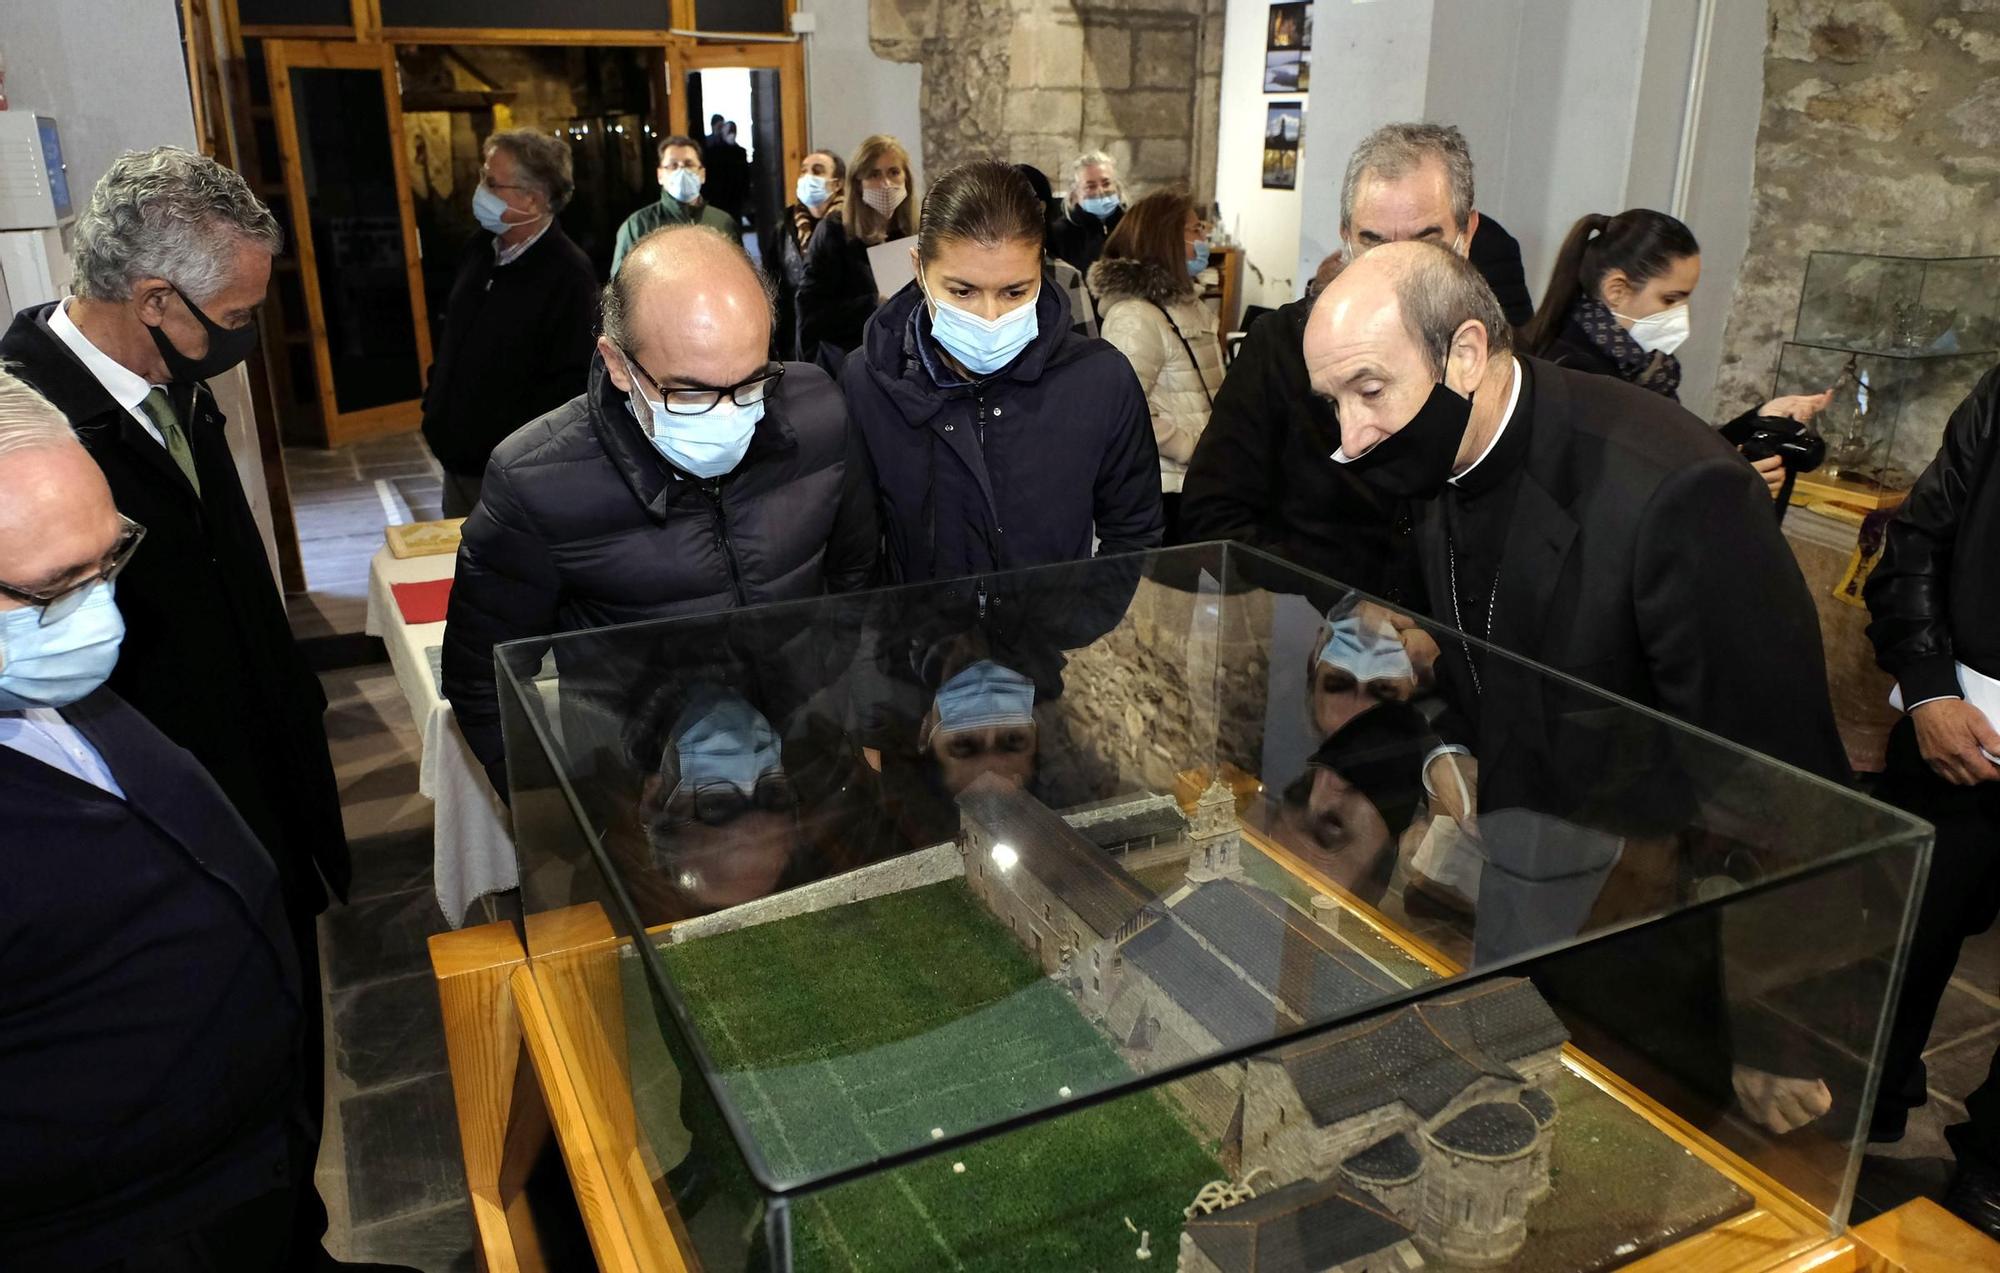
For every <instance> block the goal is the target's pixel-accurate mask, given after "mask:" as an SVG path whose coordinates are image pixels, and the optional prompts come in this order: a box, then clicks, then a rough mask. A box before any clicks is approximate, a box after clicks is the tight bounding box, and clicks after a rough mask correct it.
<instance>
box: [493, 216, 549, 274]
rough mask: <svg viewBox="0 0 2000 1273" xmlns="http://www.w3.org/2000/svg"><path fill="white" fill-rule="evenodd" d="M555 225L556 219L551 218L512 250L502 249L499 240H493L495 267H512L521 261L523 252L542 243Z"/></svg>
mask: <svg viewBox="0 0 2000 1273" xmlns="http://www.w3.org/2000/svg"><path fill="white" fill-rule="evenodd" d="M555 223H556V219H555V218H554V217H550V218H549V219H548V220H546V221H544V222H542V228H541V229H539V230H537V231H535V232H534V233H533V234H531V235H529V236H528V237H527V238H525V239H522V240H521V241H520V242H519V243H516V244H515V245H514V246H513V247H511V248H503V247H501V246H500V240H499V239H498V238H495V239H494V240H493V263H494V264H495V265H512V264H513V263H514V262H516V261H518V260H520V259H521V254H522V253H523V252H526V251H527V250H528V249H529V248H531V247H533V246H535V245H536V244H537V243H540V242H541V241H542V236H543V235H544V234H547V233H548V232H549V227H550V226H552V225H554V224H555Z"/></svg>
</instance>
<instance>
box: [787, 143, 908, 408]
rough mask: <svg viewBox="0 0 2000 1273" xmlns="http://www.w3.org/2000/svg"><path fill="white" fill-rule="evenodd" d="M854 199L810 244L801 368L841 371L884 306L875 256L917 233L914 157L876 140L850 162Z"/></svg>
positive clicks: (803, 284)
mask: <svg viewBox="0 0 2000 1273" xmlns="http://www.w3.org/2000/svg"><path fill="white" fill-rule="evenodd" d="M847 174H848V175H847V181H848V183H849V190H848V196H847V197H846V198H845V199H844V200H842V206H841V207H839V208H835V209H833V210H832V211H830V212H828V213H827V214H826V215H824V216H823V217H821V218H820V222H819V226H818V228H817V229H815V230H814V231H813V233H812V238H811V240H810V241H808V243H807V245H806V264H805V273H804V276H803V277H802V278H801V279H800V282H799V304H798V314H799V327H798V342H799V361H800V362H816V363H818V364H819V365H820V366H822V367H824V368H826V369H827V370H828V371H830V372H837V371H838V370H839V368H840V364H841V362H842V360H843V359H845V358H846V356H847V353H848V351H849V350H851V349H854V348H855V347H857V346H858V345H860V344H861V330H862V328H864V327H866V326H867V325H868V316H869V315H870V314H872V313H874V312H875V307H876V306H877V305H878V304H880V303H881V299H882V298H881V297H880V296H879V295H878V294H877V291H876V285H875V267H874V266H872V265H870V264H869V263H868V249H869V248H871V247H876V246H878V245H880V244H883V243H888V242H890V241H891V240H894V239H906V238H908V237H910V236H911V235H913V234H915V233H916V232H917V209H918V208H919V207H920V206H922V201H921V200H920V199H919V198H918V196H917V189H916V185H917V180H916V175H915V174H914V173H912V172H911V171H910V152H909V151H908V150H905V149H904V148H903V143H902V142H900V141H897V140H896V139H895V138H894V137H890V136H886V135H884V134H880V133H878V134H876V135H875V136H873V137H870V138H868V140H866V141H864V142H862V143H861V145H860V146H859V147H858V148H857V149H856V150H855V152H854V157H853V158H852V159H850V160H848V163H847Z"/></svg>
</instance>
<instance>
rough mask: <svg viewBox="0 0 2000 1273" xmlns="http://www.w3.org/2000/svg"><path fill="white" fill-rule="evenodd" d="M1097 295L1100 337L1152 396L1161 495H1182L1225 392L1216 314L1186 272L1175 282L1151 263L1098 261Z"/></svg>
mask: <svg viewBox="0 0 2000 1273" xmlns="http://www.w3.org/2000/svg"><path fill="white" fill-rule="evenodd" d="M1090 290H1091V292H1092V293H1094V294H1095V295H1096V297H1097V312H1098V315H1099V322H1100V327H1099V334H1100V335H1101V336H1102V337H1103V338H1104V339H1105V340H1108V341H1110V342H1111V343H1112V344H1113V345H1116V346H1117V347H1118V350H1119V352H1121V353H1123V354H1124V355H1125V357H1126V358H1127V359H1129V360H1130V361H1131V363H1132V370H1134V371H1136V372H1137V373H1138V374H1139V387H1140V388H1141V389H1143V390H1145V392H1146V404H1147V406H1148V407H1150V408H1151V410H1152V415H1153V440H1154V442H1155V443H1157V444H1158V446H1159V449H1160V489H1161V490H1163V491H1169V492H1172V491H1178V490H1180V489H1181V483H1182V482H1183V481H1184V480H1185V478H1186V476H1187V466H1188V459H1189V458H1190V457H1191V456H1193V455H1194V444H1195V443H1196V442H1197V441H1199V440H1200V438H1201V431H1202V430H1203V429H1205V428H1207V427H1208V413H1209V408H1210V406H1211V405H1212V403H1213V400H1214V394H1215V392H1216V391H1217V390H1218V389H1220V388H1222V342H1221V341H1220V339H1219V338H1218V337H1217V334H1216V321H1215V315H1214V314H1213V313H1212V312H1210V311H1209V309H1208V307H1207V306H1205V305H1203V304H1202V303H1201V300H1200V298H1199V297H1198V296H1197V294H1196V292H1195V290H1194V287H1193V285H1192V283H1191V282H1190V281H1189V280H1188V278H1187V276H1186V275H1185V274H1182V275H1180V276H1178V277H1175V276H1173V275H1171V274H1169V273H1168V272H1167V271H1166V270H1163V269H1161V268H1160V267H1159V266H1157V265H1153V264H1151V263H1150V262H1146V261H1133V260H1125V259H1116V260H1114V259H1110V258H1106V259H1103V260H1100V261H1098V262H1097V264H1095V265H1093V266H1091V267H1090ZM1176 333H1178V334H1176ZM1183 337H1184V338H1185V339H1186V344H1185V346H1183V344H1182V338H1183ZM1190 353H1192V359H1191V360H1190Z"/></svg>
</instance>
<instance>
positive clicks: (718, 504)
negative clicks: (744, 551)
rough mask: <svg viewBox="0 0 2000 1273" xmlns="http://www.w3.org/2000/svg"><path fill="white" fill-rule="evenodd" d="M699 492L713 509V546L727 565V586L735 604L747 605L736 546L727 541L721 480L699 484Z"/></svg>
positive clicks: (726, 521)
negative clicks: (705, 497)
mask: <svg viewBox="0 0 2000 1273" xmlns="http://www.w3.org/2000/svg"><path fill="white" fill-rule="evenodd" d="M701 493H702V494H704V495H706V496H708V502H709V504H710V505H711V506H713V507H714V509H715V546H716V547H717V548H718V549H720V550H721V552H722V560H723V561H724V562H725V563H727V564H728V566H729V587H730V590H731V591H732V592H734V593H735V594H736V604H737V605H739V606H747V605H749V604H750V598H749V596H748V594H746V593H745V592H744V590H743V570H742V568H741V567H740V566H738V565H737V564H736V547H735V545H733V544H731V543H730V542H729V511H728V510H727V509H726V508H724V507H723V504H722V480H721V479H720V478H714V479H711V480H709V481H706V482H703V483H702V484H701Z"/></svg>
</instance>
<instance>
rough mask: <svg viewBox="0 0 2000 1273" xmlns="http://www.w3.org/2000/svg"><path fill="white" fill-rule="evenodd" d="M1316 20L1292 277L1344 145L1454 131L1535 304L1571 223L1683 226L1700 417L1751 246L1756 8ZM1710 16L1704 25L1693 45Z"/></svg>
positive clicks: (1416, 3)
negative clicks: (1392, 130) (1436, 129)
mask: <svg viewBox="0 0 2000 1273" xmlns="http://www.w3.org/2000/svg"><path fill="white" fill-rule="evenodd" d="M1319 9H1320V11H1319V13H1318V14H1317V15H1316V19H1315V25H1316V30H1315V32H1314V42H1315V43H1316V44H1317V45H1318V46H1319V49H1316V50H1315V65H1314V68H1313V71H1314V76H1315V79H1316V81H1317V84H1316V87H1318V88H1319V89H1320V92H1319V93H1318V94H1317V95H1316V101H1315V104H1314V105H1315V115H1316V118H1314V119H1312V120H1311V121H1309V123H1308V126H1307V129H1306V147H1305V149H1306V156H1305V158H1303V159H1302V160H1301V167H1302V169H1305V168H1307V167H1308V166H1309V170H1310V171H1311V172H1312V173H1313V174H1315V177H1314V180H1313V181H1312V183H1311V185H1310V187H1309V188H1308V189H1307V191H1306V196H1305V199H1304V201H1303V208H1302V221H1301V227H1300V242H1299V261H1300V264H1299V267H1298V268H1299V269H1300V270H1302V271H1310V270H1311V269H1312V267H1313V265H1314V264H1316V263H1317V262H1318V261H1319V259H1320V258H1321V257H1322V256H1324V255H1325V254H1326V253H1327V252H1328V251H1331V250H1332V249H1333V248H1334V247H1336V246H1337V244H1338V227H1339V221H1340V190H1339V178H1340V173H1341V170H1342V168H1343V167H1344V166H1345V164H1346V161H1347V156H1348V154H1349V153H1350V152H1351V151H1352V150H1353V148H1354V145H1355V143H1357V142H1358V141H1359V140H1360V139H1361V138H1362V137H1363V136H1365V135H1366V134H1367V133H1368V132H1369V131H1371V130H1372V129H1374V128H1376V127H1379V126H1380V125H1382V124H1385V123H1389V122H1391V121H1394V120H1398V119H1431V120H1439V121H1446V122H1451V123H1455V124H1457V125H1458V126H1459V127H1460V128H1462V129H1463V130H1464V131H1465V134H1466V139H1467V141H1468V142H1469V143H1470V144H1471V146H1472V155H1473V160H1474V162H1475V163H1476V164H1477V166H1478V206H1479V208H1480V209H1481V210H1482V211H1483V212H1486V213H1489V214H1491V215H1492V216H1494V217H1496V218H1497V219H1498V220H1499V221H1500V222H1501V223H1502V224H1503V225H1505V226H1506V227H1507V229H1508V231H1509V232H1511V233H1512V234H1513V235H1514V236H1515V237H1516V238H1517V239H1519V240H1520V241H1521V250H1522V251H1521V254H1522V260H1523V264H1524V265H1525V266H1526V269H1527V275H1528V284H1529V288H1530V290H1531V291H1533V292H1534V294H1535V296H1536V299H1537V300H1539V299H1540V296H1541V289H1542V286H1543V284H1544V283H1545V282H1546V281H1547V279H1548V275H1549V269H1550V267H1551V265H1552V264H1553V263H1554V260H1555V253H1556V250H1557V248H1558V247H1560V245H1561V243H1562V240H1563V236H1564V235H1565V234H1567V233H1568V231H1569V227H1570V226H1571V225H1572V224H1574V222H1575V221H1576V219H1577V218H1578V217H1580V216H1582V215H1583V214H1584V213H1587V212H1617V211H1621V210H1623V209H1625V208H1628V207H1634V206H1647V207H1656V208H1660V209H1662V210H1664V211H1670V212H1673V213H1675V215H1677V216H1680V217H1681V218H1682V219H1684V220H1686V221H1687V222H1688V224H1689V226H1690V227H1692V228H1693V230H1694V232H1695V235H1696V237H1698V238H1699V239H1700V240H1701V243H1702V266H1703V277H1702V283H1701V289H1700V291H1699V293H1698V294H1697V295H1696V298H1695V303H1694V317H1695V332H1694V336H1693V337H1692V338H1691V339H1690V340H1689V342H1688V344H1687V345H1686V346H1685V347H1684V348H1683V350H1682V352H1681V362H1682V366H1683V372H1684V374H1683V379H1682V390H1681V398H1682V401H1683V402H1684V403H1686V404H1687V406H1688V407H1689V408H1690V409H1691V410H1693V411H1695V412H1696V413H1697V414H1703V415H1706V414H1710V413H1711V411H1712V408H1713V404H1712V403H1711V402H1710V400H1709V399H1710V397H1711V394H1712V391H1713V387H1714V383H1715V373H1716V368H1717V365H1718V363H1719V362H1720V360H1721V349H1722V334H1723V333H1722V328H1723V319H1724V316H1725V315H1726V314H1727V313H1728V309H1729V297H1730V293H1731V292H1732V291H1733V290H1734V287H1735V283H1736V275H1737V271H1738V268H1739V267H1740V265H1741V262H1742V258H1743V253H1744V251H1745V249H1746V248H1747V246H1748V243H1749V225H1750V202H1751V190H1750V179H1751V165H1752V152H1753V150H1754V147H1755V144H1756V133H1757V122H1758V116H1759V112H1760V110H1761V106H1762V96H1763V92H1762V84H1763V74H1762V66H1763V47H1764V31H1763V25H1764V12H1765V3H1764V0H1393V2H1387V3H1375V4H1359V5H1357V4H1340V3H1322V4H1321V5H1320V6H1319ZM1705 11H1706V12H1707V13H1708V15H1709V16H1710V17H1711V19H1712V23H1713V25H1712V27H1710V28H1709V32H1708V38H1707V39H1706V40H1705V41H1704V42H1701V43H1700V46H1699V47H1698V46H1697V43H1698V42H1697V35H1698V33H1699V32H1701V31H1702V21H1703V15H1704V12H1705ZM1232 16H1233V11H1232ZM1336 40H1337V41H1339V46H1338V47H1339V48H1340V49H1341V50H1342V53H1336V52H1335V51H1334V46H1335V41H1336ZM1343 54H1344V56H1343ZM1697 83H1699V84H1700V85H1701V92H1700V93H1699V94H1698V95H1695V96H1698V99H1699V100H1698V101H1697V103H1696V110H1695V113H1694V115H1693V117H1692V121H1691V123H1692V127H1691V128H1688V129H1687V130H1686V132H1687V135H1688V136H1689V137H1690V138H1691V139H1692V140H1691V145H1690V147H1688V148H1686V153H1685V160H1686V162H1685V163H1684V162H1683V159H1684V154H1683V152H1684V147H1683V133H1684V124H1686V123H1688V122H1689V120H1688V104H1689V101H1690V97H1691V95H1692V90H1693V86H1694V85H1695V84H1697ZM1335 94H1338V95H1339V99H1338V101H1337V102H1336V101H1335V100H1334V95H1335Z"/></svg>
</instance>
